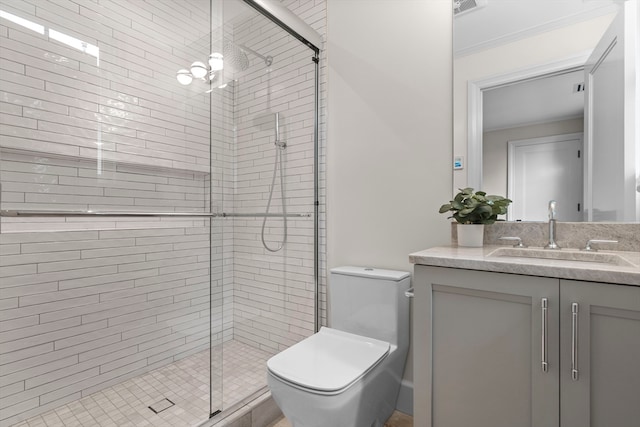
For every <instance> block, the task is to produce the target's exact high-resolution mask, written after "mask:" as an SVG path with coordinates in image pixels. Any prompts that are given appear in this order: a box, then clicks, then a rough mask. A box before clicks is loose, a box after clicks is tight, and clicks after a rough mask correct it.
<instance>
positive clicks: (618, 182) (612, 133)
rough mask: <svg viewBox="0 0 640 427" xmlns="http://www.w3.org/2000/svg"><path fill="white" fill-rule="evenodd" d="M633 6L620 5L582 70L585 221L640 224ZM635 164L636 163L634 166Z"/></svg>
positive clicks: (632, 3)
mask: <svg viewBox="0 0 640 427" xmlns="http://www.w3.org/2000/svg"><path fill="white" fill-rule="evenodd" d="M638 13H639V11H638V6H637V3H636V2H635V1H626V2H623V3H622V9H621V12H620V13H619V14H618V16H617V17H616V18H615V19H614V21H613V22H612V23H611V26H610V27H609V29H607V31H606V32H605V34H604V36H603V37H602V39H601V40H600V42H599V43H598V45H597V46H596V48H595V49H594V51H593V53H592V55H591V57H590V58H589V60H588V61H587V63H586V65H585V83H586V85H585V86H586V88H585V122H584V123H585V127H584V133H585V155H586V159H587V162H586V169H585V172H586V176H587V182H586V186H585V196H584V198H585V203H586V211H587V216H586V219H587V220H588V221H638V220H640V217H639V215H640V194H639V193H638V192H637V190H636V180H637V179H638V174H640V171H638V170H637V169H638V167H639V166H640V165H639V164H640V152H639V150H640V147H638V144H639V143H638V141H637V139H638V138H640V135H638V133H637V132H638V126H640V125H639V124H638V119H637V115H638V113H639V111H638V106H637V102H638V101H637V97H638V94H637V89H636V85H637V84H638V83H637V80H636V79H637V74H636V73H637V70H636V57H637V55H638V48H639V47H638V46H637V45H636V44H637V40H636V37H635V33H636V28H637V26H638V24H637V21H638V20H639V18H638ZM637 163H639V164H637Z"/></svg>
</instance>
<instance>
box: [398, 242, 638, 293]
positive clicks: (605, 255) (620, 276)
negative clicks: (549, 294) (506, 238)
mask: <svg viewBox="0 0 640 427" xmlns="http://www.w3.org/2000/svg"><path fill="white" fill-rule="evenodd" d="M553 252H556V251H550V250H546V249H543V248H527V249H517V248H512V247H510V246H484V247H482V248H466V247H457V246H440V247H434V248H430V249H426V250H423V251H420V252H415V253H412V254H410V255H409V261H410V262H411V263H413V264H420V265H428V266H434V267H450V268H462V269H466V270H482V271H493V272H498V273H512V274H522V275H528V276H540V277H557V278H559V279H572V280H585V281H590V282H604V283H616V284H623V285H635V286H640V252H622V251H599V252H594V253H590V252H583V251H580V250H578V249H561V250H559V251H557V252H559V253H558V254H554V253H553ZM545 257H546V258H545ZM556 257H560V258H562V259H557V258H556Z"/></svg>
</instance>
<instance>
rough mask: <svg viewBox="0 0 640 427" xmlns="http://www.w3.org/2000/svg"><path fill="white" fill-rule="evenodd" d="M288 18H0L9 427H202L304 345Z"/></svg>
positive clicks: (2, 317)
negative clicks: (277, 358) (289, 350)
mask: <svg viewBox="0 0 640 427" xmlns="http://www.w3.org/2000/svg"><path fill="white" fill-rule="evenodd" d="M285 4H286V2H285ZM281 8H282V6H281V4H280V3H279V2H273V3H271V2H269V1H268V0H255V1H254V0H181V1H179V2H176V1H170V0H147V1H131V0H99V1H89V0H87V1H82V2H78V1H74V0H55V1H54V0H0V119H1V121H0V178H1V181H0V185H1V187H0V214H1V216H0V250H1V253H0V424H1V425H17V426H27V425H29V426H31V425H114V426H124V425H152V426H156V425H158V426H163V425H166V426H181V425H184V426H192V425H197V424H198V423H201V422H203V421H205V420H207V419H208V418H210V417H212V416H216V415H217V414H219V413H220V412H223V415H224V413H228V412H230V411H233V410H235V409H237V408H239V407H240V406H242V405H243V404H245V403H246V402H247V401H248V399H250V398H251V397H252V396H257V395H259V394H260V393H262V392H264V390H265V389H266V371H265V369H266V367H265V362H266V360H267V358H269V357H270V356H271V355H273V354H275V353H276V352H278V351H280V350H282V349H284V348H286V347H288V346H290V345H292V344H294V343H295V342H297V341H299V340H301V339H303V338H304V337H306V336H308V335H310V334H312V333H313V332H314V331H315V330H316V329H317V327H318V280H319V279H318V277H319V268H318V262H319V260H318V253H319V245H318V240H319V239H318V212H319V211H318V210H319V203H318V200H319V198H318V62H319V61H318V58H319V56H318V55H319V49H318V45H319V42H318V40H319V38H318V39H317V40H315V39H314V40H310V39H309V38H308V37H307V36H305V35H304V34H301V33H300V32H298V31H297V30H296V28H303V29H304V24H302V21H300V20H296V18H295V17H291V16H290V15H288V14H287V13H286V11H285V13H284V14H281V13H280V12H282V10H281ZM307 30H308V31H311V32H308V33H307V34H312V30H310V29H305V31H307ZM303 32H304V31H303Z"/></svg>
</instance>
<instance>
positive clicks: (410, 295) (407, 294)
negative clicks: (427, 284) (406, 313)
mask: <svg viewBox="0 0 640 427" xmlns="http://www.w3.org/2000/svg"><path fill="white" fill-rule="evenodd" d="M404 296H405V297H407V298H413V288H409V289H407V290H406V291H404Z"/></svg>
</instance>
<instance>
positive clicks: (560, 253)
mask: <svg viewBox="0 0 640 427" xmlns="http://www.w3.org/2000/svg"><path fill="white" fill-rule="evenodd" d="M487 256H488V257H508V258H536V259H548V260H559V261H578V262H584V263H596V264H609V265H617V266H622V267H636V265H635V264H633V263H631V262H629V261H627V260H626V259H624V258H623V257H621V256H620V255H618V254H613V253H605V252H583V251H578V250H550V249H539V248H538V249H536V248H498V249H496V250H495V251H493V252H491V253H489V254H488V255H487Z"/></svg>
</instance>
